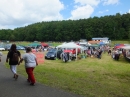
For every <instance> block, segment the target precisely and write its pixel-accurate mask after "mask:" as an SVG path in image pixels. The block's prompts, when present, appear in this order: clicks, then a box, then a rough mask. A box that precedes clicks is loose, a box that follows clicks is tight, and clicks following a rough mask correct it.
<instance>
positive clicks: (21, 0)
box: [0, 0, 130, 29]
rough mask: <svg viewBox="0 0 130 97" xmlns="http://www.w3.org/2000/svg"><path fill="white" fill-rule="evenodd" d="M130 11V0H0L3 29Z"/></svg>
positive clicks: (0, 22) (0, 20)
mask: <svg viewBox="0 0 130 97" xmlns="http://www.w3.org/2000/svg"><path fill="white" fill-rule="evenodd" d="M128 12H129V13H130V6H129V0H0V29H14V28H18V27H24V26H26V25H29V24H33V23H36V22H42V21H58V20H68V19H72V20H78V19H87V18H89V17H94V16H97V17H100V16H105V15H115V14H116V13H121V14H125V13H128Z"/></svg>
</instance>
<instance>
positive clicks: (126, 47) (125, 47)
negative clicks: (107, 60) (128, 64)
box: [121, 46, 130, 50]
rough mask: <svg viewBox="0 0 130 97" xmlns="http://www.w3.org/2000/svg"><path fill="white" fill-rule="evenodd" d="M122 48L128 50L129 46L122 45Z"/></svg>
mask: <svg viewBox="0 0 130 97" xmlns="http://www.w3.org/2000/svg"><path fill="white" fill-rule="evenodd" d="M121 48H122V49H126V50H130V46H123V47H121Z"/></svg>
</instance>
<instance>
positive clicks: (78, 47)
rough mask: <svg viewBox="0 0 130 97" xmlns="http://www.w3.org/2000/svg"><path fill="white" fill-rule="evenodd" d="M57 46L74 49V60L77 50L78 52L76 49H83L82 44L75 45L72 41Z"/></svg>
mask: <svg viewBox="0 0 130 97" xmlns="http://www.w3.org/2000/svg"><path fill="white" fill-rule="evenodd" d="M57 48H65V49H67V48H72V49H74V48H75V49H76V60H77V52H78V49H81V50H82V49H83V47H82V46H79V45H77V44H75V43H74V42H69V43H65V44H62V45H59V46H57Z"/></svg>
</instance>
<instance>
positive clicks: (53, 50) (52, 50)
mask: <svg viewBox="0 0 130 97" xmlns="http://www.w3.org/2000/svg"><path fill="white" fill-rule="evenodd" d="M56 51H57V50H56V49H54V48H52V49H50V50H49V52H56Z"/></svg>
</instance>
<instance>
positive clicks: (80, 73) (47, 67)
mask: <svg viewBox="0 0 130 97" xmlns="http://www.w3.org/2000/svg"><path fill="white" fill-rule="evenodd" d="M4 54H6V52H5V53H4ZM6 66H8V64H6ZM18 73H19V74H22V75H24V76H25V77H26V76H27V75H26V73H25V69H24V64H23V63H22V64H21V65H20V66H18ZM34 73H35V77H36V80H37V82H40V83H42V84H45V85H47V86H51V87H55V88H58V89H62V90H65V91H67V92H71V93H75V94H78V95H82V96H83V97H130V92H129V91H130V63H129V62H128V61H126V60H125V59H124V58H123V57H122V56H121V57H120V59H119V61H115V60H113V59H112V58H111V56H109V55H108V54H107V53H103V55H102V59H97V58H90V57H87V58H86V59H81V60H77V61H71V62H67V63H64V62H62V61H61V60H44V63H43V64H39V66H37V67H36V68H35V71H34Z"/></svg>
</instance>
